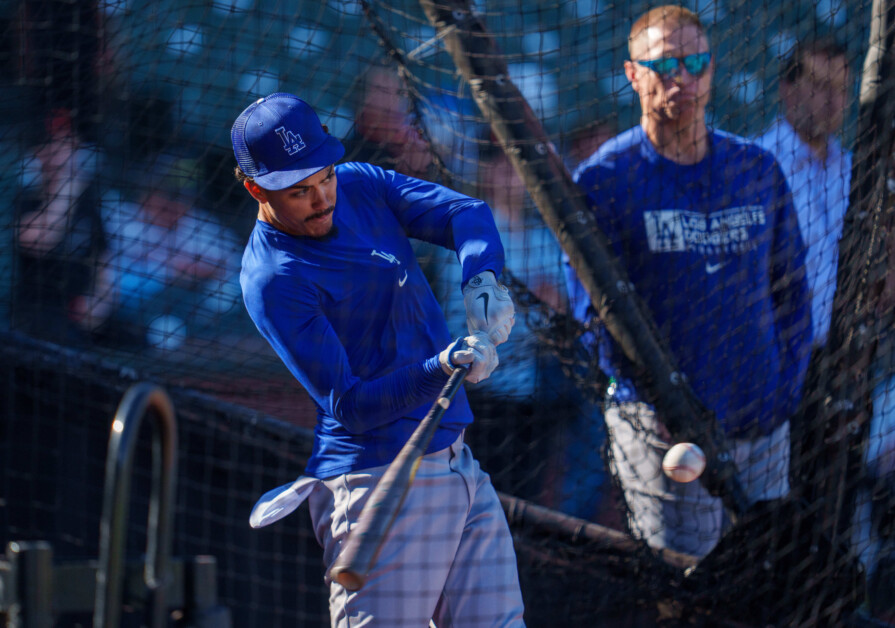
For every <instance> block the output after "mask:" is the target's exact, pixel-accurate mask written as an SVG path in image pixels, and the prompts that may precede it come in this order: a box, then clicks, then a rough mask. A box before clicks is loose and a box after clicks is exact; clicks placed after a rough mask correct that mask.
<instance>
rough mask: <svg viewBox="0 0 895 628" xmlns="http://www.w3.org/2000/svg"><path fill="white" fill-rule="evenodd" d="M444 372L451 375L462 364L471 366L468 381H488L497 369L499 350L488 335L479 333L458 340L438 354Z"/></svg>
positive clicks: (474, 382) (467, 376)
mask: <svg viewBox="0 0 895 628" xmlns="http://www.w3.org/2000/svg"><path fill="white" fill-rule="evenodd" d="M438 361H439V363H441V368H442V370H443V371H444V372H445V373H447V374H448V375H450V374H451V373H453V372H454V369H455V368H457V367H458V366H460V365H461V364H468V365H469V367H468V368H469V373H468V374H467V375H466V381H468V382H472V383H473V384H476V383H478V382H480V381H482V380H485V379H488V377H489V376H490V375H491V373H493V372H494V369H496V368H497V364H498V360H497V348H496V347H495V346H494V343H493V342H491V338H489V337H488V334H485V333H483V332H477V333H475V334H472V335H470V336H466V338H458V339H457V340H455V341H454V342H452V343H451V344H449V345H448V347H447V348H446V349H445V350H444V351H442V352H441V353H439V354H438Z"/></svg>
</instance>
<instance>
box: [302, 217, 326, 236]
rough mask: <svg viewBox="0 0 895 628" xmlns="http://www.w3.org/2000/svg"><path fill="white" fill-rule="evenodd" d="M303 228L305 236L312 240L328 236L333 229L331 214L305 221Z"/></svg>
mask: <svg viewBox="0 0 895 628" xmlns="http://www.w3.org/2000/svg"><path fill="white" fill-rule="evenodd" d="M303 227H304V231H305V234H306V235H308V236H310V237H312V238H322V237H323V236H326V235H329V232H330V231H332V228H333V215H332V212H329V213H328V214H326V215H324V216H319V217H317V218H312V219H311V220H307V221H305V223H304V225H303Z"/></svg>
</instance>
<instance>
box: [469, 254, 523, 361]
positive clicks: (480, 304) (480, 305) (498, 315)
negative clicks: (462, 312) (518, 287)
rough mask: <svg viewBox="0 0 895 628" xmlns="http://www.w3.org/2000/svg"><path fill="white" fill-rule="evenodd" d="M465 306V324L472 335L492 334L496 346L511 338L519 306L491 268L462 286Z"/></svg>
mask: <svg viewBox="0 0 895 628" xmlns="http://www.w3.org/2000/svg"><path fill="white" fill-rule="evenodd" d="M463 305H465V306H466V326H467V328H468V329H469V333H470V334H474V333H475V332H477V331H483V332H485V333H487V334H488V335H489V336H491V340H492V342H494V344H495V346H496V345H499V344H503V343H504V342H506V341H507V338H509V337H510V330H512V329H513V325H514V324H515V323H516V308H515V306H514V305H513V299H511V298H510V291H509V290H507V288H506V286H504V285H502V284H501V283H500V282H499V281H497V277H495V276H494V273H492V272H491V271H490V270H486V271H485V272H483V273H479V274H478V275H476V276H475V277H473V278H472V279H470V280H469V283H467V284H466V287H465V288H463Z"/></svg>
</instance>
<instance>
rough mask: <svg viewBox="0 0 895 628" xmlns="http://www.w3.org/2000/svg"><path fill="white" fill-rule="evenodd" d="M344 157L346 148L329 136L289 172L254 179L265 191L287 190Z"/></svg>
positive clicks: (278, 171)
mask: <svg viewBox="0 0 895 628" xmlns="http://www.w3.org/2000/svg"><path fill="white" fill-rule="evenodd" d="M344 155H345V147H344V146H342V142H340V141H339V140H337V139H336V138H334V137H333V136H332V135H328V136H327V138H326V140H325V141H324V142H323V144H321V145H320V146H318V147H317V148H316V149H315V150H314V152H313V153H311V154H310V155H308V156H307V157H305V158H304V159H301V160H299V161H297V162H295V163H294V164H292V166H290V168H289V169H288V170H277V171H276V172H271V173H268V174H262V175H258V176H256V177H252V178H253V180H254V181H255V183H257V184H258V185H260V186H261V187H262V188H264V189H265V190H285V189H286V188H288V187H292V186H293V185H295V184H296V183H298V182H300V181H304V180H305V179H307V178H308V177H310V176H312V175H314V174H316V173H318V172H320V171H321V170H323V169H324V168H326V167H327V166H330V165H332V164H334V163H336V162H337V161H339V160H340V159H341V158H342V157H343V156H344Z"/></svg>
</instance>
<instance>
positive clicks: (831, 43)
mask: <svg viewBox="0 0 895 628" xmlns="http://www.w3.org/2000/svg"><path fill="white" fill-rule="evenodd" d="M808 55H823V56H825V57H828V58H830V59H832V58H834V57H843V58H845V60H846V62H847V61H848V50H846V48H845V46H843V45H842V44H841V43H840V42H839V40H837V39H836V38H835V37H832V36H830V35H824V36H821V37H815V38H812V39H806V40H804V41H799V42H797V43H796V45H795V46H794V47H793V49H792V50H791V51H790V52H789V54H788V55H787V56H786V57H785V58H784V59H783V62H782V63H781V64H780V82H781V83H794V82H795V81H796V79H798V78H799V77H800V76H802V74H804V72H805V57H807V56H808Z"/></svg>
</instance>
